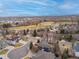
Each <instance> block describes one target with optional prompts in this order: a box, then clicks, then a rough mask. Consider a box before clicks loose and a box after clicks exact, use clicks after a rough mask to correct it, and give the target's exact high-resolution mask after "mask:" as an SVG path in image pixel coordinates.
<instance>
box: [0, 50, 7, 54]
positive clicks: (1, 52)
mask: <svg viewBox="0 0 79 59" xmlns="http://www.w3.org/2000/svg"><path fill="white" fill-rule="evenodd" d="M7 52H8V49H4V50H1V51H0V55H4V54H6V53H7Z"/></svg>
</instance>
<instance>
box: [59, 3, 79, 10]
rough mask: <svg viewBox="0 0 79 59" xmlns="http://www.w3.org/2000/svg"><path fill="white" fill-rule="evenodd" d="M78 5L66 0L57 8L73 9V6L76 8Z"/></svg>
mask: <svg viewBox="0 0 79 59" xmlns="http://www.w3.org/2000/svg"><path fill="white" fill-rule="evenodd" d="M78 6H79V4H76V3H69V2H67V3H64V4H62V5H59V8H60V9H66V10H67V9H68V10H69V9H74V8H76V7H78Z"/></svg>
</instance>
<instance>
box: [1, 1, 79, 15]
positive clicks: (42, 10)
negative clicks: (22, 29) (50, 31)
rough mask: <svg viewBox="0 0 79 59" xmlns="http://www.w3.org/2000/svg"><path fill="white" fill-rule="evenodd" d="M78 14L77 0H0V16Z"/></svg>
mask: <svg viewBox="0 0 79 59" xmlns="http://www.w3.org/2000/svg"><path fill="white" fill-rule="evenodd" d="M76 14H79V0H0V16H61V15H76Z"/></svg>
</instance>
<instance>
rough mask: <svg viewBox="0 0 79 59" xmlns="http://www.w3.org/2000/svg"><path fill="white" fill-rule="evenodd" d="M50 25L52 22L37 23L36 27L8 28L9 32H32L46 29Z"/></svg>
mask: <svg viewBox="0 0 79 59" xmlns="http://www.w3.org/2000/svg"><path fill="white" fill-rule="evenodd" d="M52 24H53V22H43V23H39V24H38V25H29V26H19V27H13V28H9V30H24V29H25V30H26V29H29V30H34V29H40V28H48V27H49V26H51V25H52Z"/></svg>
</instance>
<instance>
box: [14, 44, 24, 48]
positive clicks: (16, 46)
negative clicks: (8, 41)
mask: <svg viewBox="0 0 79 59" xmlns="http://www.w3.org/2000/svg"><path fill="white" fill-rule="evenodd" d="M22 45H23V44H22V43H17V44H16V45H15V46H14V47H15V48H19V47H21V46H22Z"/></svg>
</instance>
